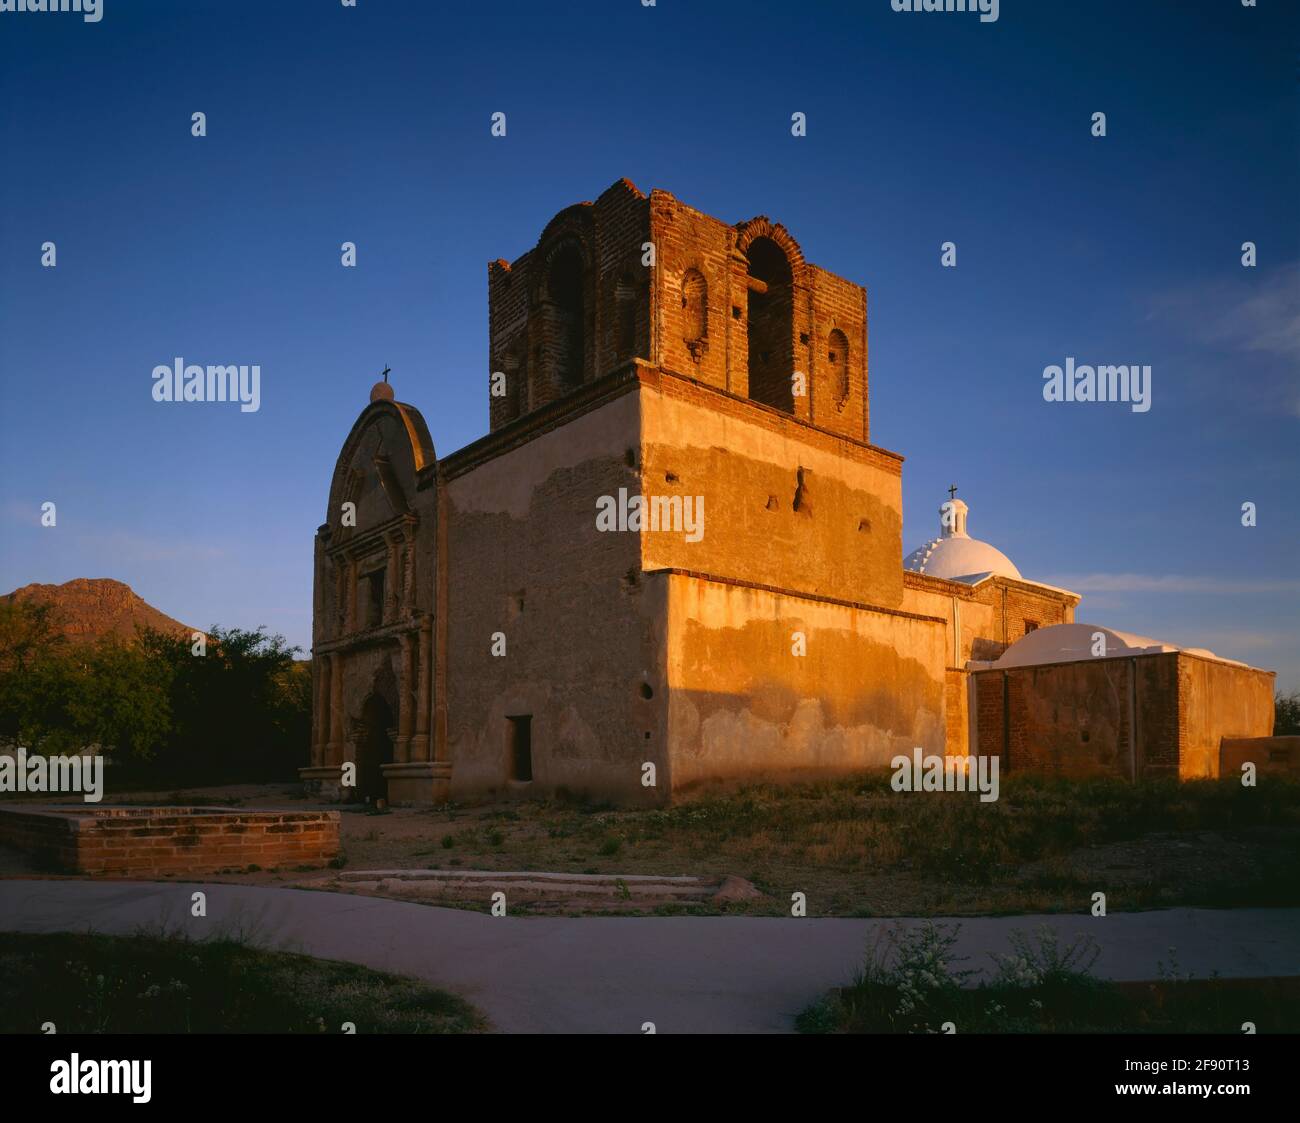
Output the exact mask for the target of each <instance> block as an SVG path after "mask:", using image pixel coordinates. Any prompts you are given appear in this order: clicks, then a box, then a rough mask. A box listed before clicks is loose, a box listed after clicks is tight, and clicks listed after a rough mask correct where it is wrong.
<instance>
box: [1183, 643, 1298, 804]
mask: <svg viewBox="0 0 1300 1123" xmlns="http://www.w3.org/2000/svg"><path fill="white" fill-rule="evenodd" d="M1273 680H1274V675H1273V673H1272V672H1271V671H1258V670H1255V669H1254V668H1253V667H1234V666H1233V665H1232V664H1230V663H1219V662H1216V661H1214V660H1212V659H1197V658H1195V657H1194V656H1190V655H1185V654H1183V655H1180V656H1179V657H1178V697H1179V708H1178V716H1179V734H1180V742H1181V746H1182V752H1181V754H1180V758H1179V775H1180V776H1181V777H1182V778H1183V779H1184V780H1188V779H1192V778H1194V777H1198V776H1218V775H1219V748H1220V742H1221V741H1222V740H1223V738H1225V737H1226V738H1229V739H1237V738H1243V737H1268V736H1269V735H1270V734H1272V732H1273Z"/></svg>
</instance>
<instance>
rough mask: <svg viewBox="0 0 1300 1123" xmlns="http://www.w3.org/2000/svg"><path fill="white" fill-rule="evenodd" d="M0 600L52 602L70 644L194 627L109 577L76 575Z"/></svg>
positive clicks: (184, 631)
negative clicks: (148, 630) (138, 630)
mask: <svg viewBox="0 0 1300 1123" xmlns="http://www.w3.org/2000/svg"><path fill="white" fill-rule="evenodd" d="M0 600H3V601H36V602H37V603H40V604H49V605H52V606H53V609H54V616H55V620H56V623H57V624H58V626H59V628H60V630H61V631H62V632H63V634H64V636H66V637H67V638H68V639H69V640H70V641H71V642H73V643H94V642H95V641H96V640H97V639H100V638H101V637H103V636H110V635H111V636H117V637H119V638H120V639H127V640H129V639H134V638H135V631H136V628H137V627H148V628H155V629H157V630H158V631H160V632H169V633H172V634H176V633H181V634H184V635H189V634H190V632H191V631H192V630H193V629H191V628H189V627H187V626H186V625H184V624H182V623H181V622H180V621H179V620H173V619H172V618H171V617H170V616H168V615H166V613H163V612H159V611H158V610H157V609H156V608H154V606H153V605H151V604H149V603H148V601H146V600H144V599H143V598H142V597H138V596H136V594H135V593H134V592H133V591H132V589H131V586H130V585H124V584H123V583H122V582H121V581H114V580H112V579H111V578H108V577H78V578H76V579H75V580H72V581H65V582H64V583H63V584H62V585H24V586H23V587H22V588H21V589H15V590H14V591H13V592H12V593H8V594H6V595H5V596H3V597H0Z"/></svg>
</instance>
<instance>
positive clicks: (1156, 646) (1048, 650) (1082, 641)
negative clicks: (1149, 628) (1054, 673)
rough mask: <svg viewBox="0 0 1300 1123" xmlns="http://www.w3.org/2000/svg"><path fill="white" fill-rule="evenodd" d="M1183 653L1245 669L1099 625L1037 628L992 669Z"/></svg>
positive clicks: (1200, 652) (1201, 652)
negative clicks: (1160, 653) (1172, 652)
mask: <svg viewBox="0 0 1300 1123" xmlns="http://www.w3.org/2000/svg"><path fill="white" fill-rule="evenodd" d="M1169 651H1185V652H1186V653H1187V654H1189V655H1199V656H1200V657H1201V658H1202V659H1214V660H1216V661H1217V662H1220V663H1232V664H1234V665H1236V666H1238V667H1244V666H1245V664H1244V663H1238V662H1237V661H1236V660H1235V659H1224V658H1223V657H1222V656H1220V655H1215V654H1214V652H1213V651H1207V650H1206V649H1205V648H1203V647H1179V646H1178V645H1177V644H1172V643H1163V642H1161V641H1160V640H1158V639H1152V638H1151V637H1150V636H1136V635H1133V634H1132V633H1131V632H1121V631H1119V630H1118V629H1116V628H1106V627H1103V626H1102V625H1100V624H1053V625H1051V626H1050V627H1046V628H1036V629H1034V631H1032V632H1029V633H1028V634H1027V635H1025V636H1023V637H1022V638H1020V639H1018V640H1016V642H1015V643H1013V644H1012V645H1011V646H1010V647H1008V648H1007V649H1006V651H1004V652H1003V653H1002V654H1001V655H1000V656H999V657H998V658H997V659H996V660H995V661H994V662H992V663H990V664H989V666H991V667H1033V666H1039V665H1041V664H1043V663H1075V662H1079V661H1082V660H1084V659H1098V658H1104V659H1122V658H1126V657H1128V656H1130V655H1154V654H1157V653H1159V652H1169Z"/></svg>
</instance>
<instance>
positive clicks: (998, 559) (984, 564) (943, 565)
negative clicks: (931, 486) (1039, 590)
mask: <svg viewBox="0 0 1300 1123" xmlns="http://www.w3.org/2000/svg"><path fill="white" fill-rule="evenodd" d="M903 568H904V569H910V570H912V571H913V572H914V573H924V574H926V575H927V576H930V577H946V578H948V579H949V580H950V581H955V580H957V579H958V578H961V577H982V576H984V575H985V574H988V573H992V574H994V575H995V576H997V577H1014V578H1015V579H1016V580H1017V581H1019V580H1023V578H1021V576H1020V570H1018V569H1017V568H1016V567H1015V563H1014V562H1012V560H1011V559H1010V558H1009V557H1007V555H1006V554H1004V553H1003V552H1002V551H1001V550H999V549H998V548H997V547H996V546H990V545H989V544H988V543H987V542H981V541H980V540H979V539H978V538H936V539H934V540H933V541H930V542H927V543H926V544H925V545H924V546H921V547H920V548H919V549H916V550H913V551H912V552H911V553H910V554H908V555H907V561H905V562H904V563H903Z"/></svg>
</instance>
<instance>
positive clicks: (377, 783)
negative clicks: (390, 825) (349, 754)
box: [357, 694, 393, 801]
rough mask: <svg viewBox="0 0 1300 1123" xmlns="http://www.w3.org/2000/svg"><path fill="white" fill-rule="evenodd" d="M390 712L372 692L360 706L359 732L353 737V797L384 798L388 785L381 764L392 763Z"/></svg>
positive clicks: (391, 720) (378, 696)
mask: <svg viewBox="0 0 1300 1123" xmlns="http://www.w3.org/2000/svg"><path fill="white" fill-rule="evenodd" d="M392 727H393V711H392V710H391V709H390V708H389V705H388V703H387V702H385V701H384V699H383V698H382V697H381V696H380V695H378V694H372V695H370V697H369V698H367V699H366V700H365V702H364V703H363V704H362V706H361V731H360V733H361V735H360V737H358V738H357V796H358V797H359V798H360V799H362V800H371V801H373V800H376V799H386V798H387V796H388V785H387V784H386V782H385V781H384V773H383V766H384V765H385V764H392V763H393V738H392V736H391V735H390V734H389V732H388V731H389V730H390V729H391V728H392Z"/></svg>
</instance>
